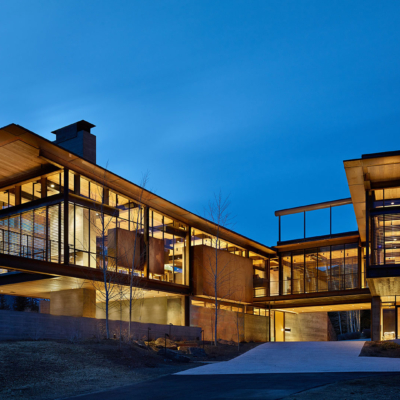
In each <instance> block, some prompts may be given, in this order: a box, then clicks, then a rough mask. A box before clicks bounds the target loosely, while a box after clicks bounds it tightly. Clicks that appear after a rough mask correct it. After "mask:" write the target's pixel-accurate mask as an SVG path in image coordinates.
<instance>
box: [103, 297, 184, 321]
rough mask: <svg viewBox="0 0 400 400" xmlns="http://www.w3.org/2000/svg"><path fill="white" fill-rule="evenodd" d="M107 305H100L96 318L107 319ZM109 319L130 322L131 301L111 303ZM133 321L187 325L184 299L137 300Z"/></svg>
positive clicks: (133, 310) (158, 298) (157, 298)
mask: <svg viewBox="0 0 400 400" xmlns="http://www.w3.org/2000/svg"><path fill="white" fill-rule="evenodd" d="M105 315H106V313H105V304H104V303H98V304H97V307H96V318H98V319H104V318H105ZM108 315H109V318H110V319H112V320H119V319H122V320H123V321H129V301H128V300H125V301H122V302H119V301H110V303H109V314H108ZM132 320H133V321H137V322H143V323H153V324H165V325H166V324H173V325H185V305H184V297H183V296H182V297H172V296H171V297H170V296H168V297H154V298H146V299H143V300H137V301H136V302H135V303H134V304H133V309H132Z"/></svg>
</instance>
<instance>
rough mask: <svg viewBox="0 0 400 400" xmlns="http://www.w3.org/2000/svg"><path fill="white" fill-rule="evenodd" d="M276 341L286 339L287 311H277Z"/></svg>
mask: <svg viewBox="0 0 400 400" xmlns="http://www.w3.org/2000/svg"><path fill="white" fill-rule="evenodd" d="M275 341H276V342H284V341H285V313H283V312H282V311H275Z"/></svg>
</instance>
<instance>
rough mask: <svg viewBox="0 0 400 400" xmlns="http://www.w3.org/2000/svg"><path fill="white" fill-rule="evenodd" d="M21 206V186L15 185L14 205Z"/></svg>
mask: <svg viewBox="0 0 400 400" xmlns="http://www.w3.org/2000/svg"><path fill="white" fill-rule="evenodd" d="M20 204H21V185H15V205H16V206H19V205H20Z"/></svg>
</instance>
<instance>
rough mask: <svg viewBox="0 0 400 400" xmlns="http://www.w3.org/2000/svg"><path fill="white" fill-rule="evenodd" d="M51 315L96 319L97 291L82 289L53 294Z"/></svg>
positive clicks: (51, 297)
mask: <svg viewBox="0 0 400 400" xmlns="http://www.w3.org/2000/svg"><path fill="white" fill-rule="evenodd" d="M50 314H52V315H64V316H70V317H87V318H95V317H96V290H94V289H83V288H81V289H69V290H59V291H56V292H51V293H50Z"/></svg>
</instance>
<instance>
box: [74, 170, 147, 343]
mask: <svg viewBox="0 0 400 400" xmlns="http://www.w3.org/2000/svg"><path fill="white" fill-rule="evenodd" d="M106 178H107V172H106V171H105V172H104V176H103V178H102V179H101V180H99V182H97V183H93V184H90V186H89V187H90V190H89V197H90V198H91V199H92V200H93V209H94V210H95V212H93V211H88V212H87V215H86V219H87V220H88V224H89V229H90V231H91V235H92V237H93V236H94V237H95V243H94V244H93V243H87V240H83V243H80V246H81V248H83V249H85V251H88V252H89V255H90V263H89V266H95V269H96V270H100V271H101V277H102V279H101V281H99V280H97V279H93V271H92V270H89V271H88V274H89V276H88V280H89V282H90V284H91V285H92V286H93V288H94V289H95V290H96V296H97V300H99V302H98V303H96V305H97V306H100V307H103V308H104V311H105V319H106V337H107V338H110V329H109V314H110V308H112V307H117V308H120V307H122V305H123V303H124V300H126V299H128V298H129V337H130V334H131V332H130V325H131V314H132V305H133V303H134V301H135V300H136V299H138V298H141V296H142V295H143V283H142V279H141V278H142V277H141V276H140V275H137V274H135V268H137V269H139V270H140V269H141V265H140V264H142V262H141V261H139V262H138V263H136V262H135V259H137V258H139V259H140V258H142V256H143V254H139V257H136V251H137V248H140V246H138V245H139V241H140V240H139V233H138V231H140V229H142V227H143V212H142V210H143V204H142V197H143V193H144V189H143V188H142V189H141V192H140V195H139V205H137V207H136V208H137V209H139V210H138V212H137V215H136V216H135V219H136V221H131V220H129V221H125V223H127V224H128V225H129V224H133V225H134V231H133V232H132V231H130V230H129V228H128V230H126V228H125V229H121V228H120V227H119V222H120V221H119V219H118V218H117V217H118V216H119V210H118V209H117V204H114V205H115V207H110V206H109V202H110V197H109V196H110V192H109V189H108V185H107V179H106ZM147 179H148V178H147V174H146V175H144V178H143V182H142V183H143V184H145V183H146V182H147ZM106 197H107V199H106ZM114 197H115V196H114ZM127 200H128V201H129V199H127ZM122 231H123V232H122ZM122 233H127V235H126V237H125V239H126V240H122V241H120V240H119V238H118V235H119V234H122ZM132 234H133V235H132ZM132 236H133V237H132ZM75 240H76V239H75ZM78 241H79V240H78ZM120 242H121V243H120ZM91 245H92V246H93V245H94V246H95V247H96V253H93V251H90V248H91V247H92V246H91ZM139 252H140V250H139ZM132 256H133V257H132ZM137 264H138V265H137ZM121 265H122V266H124V267H121V268H120V266H121ZM127 272H128V273H129V279H127V278H128V277H127V275H126V273H127ZM120 318H122V310H121V309H120Z"/></svg>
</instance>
